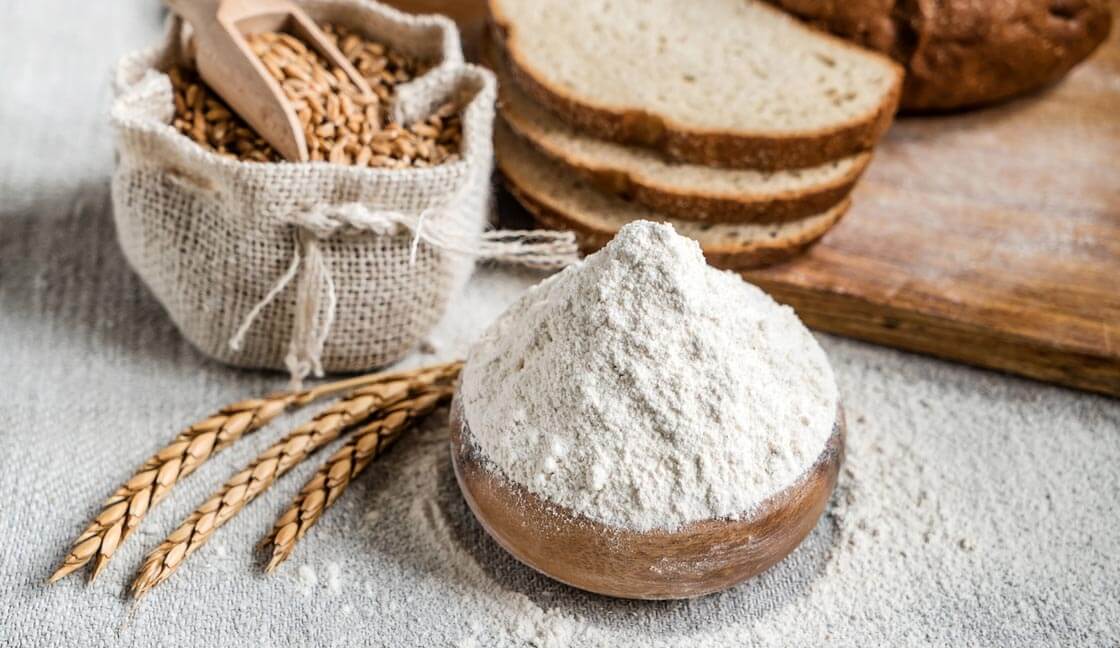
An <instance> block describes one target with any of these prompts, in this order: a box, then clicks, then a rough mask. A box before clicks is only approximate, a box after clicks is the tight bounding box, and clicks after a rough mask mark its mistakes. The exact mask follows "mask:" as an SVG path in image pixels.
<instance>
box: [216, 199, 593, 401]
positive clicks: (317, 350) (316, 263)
mask: <svg viewBox="0 0 1120 648" xmlns="http://www.w3.org/2000/svg"><path fill="white" fill-rule="evenodd" d="M452 202H453V203H454V202H455V201H452ZM449 215H453V214H452V208H451V207H449V206H439V207H432V208H428V209H424V210H423V211H421V212H420V213H419V214H407V213H404V212H399V211H393V210H384V209H376V208H372V207H369V206H366V205H363V204H361V203H353V202H351V203H341V204H337V205H315V206H312V207H309V208H307V209H304V210H301V211H297V212H293V213H290V214H286V215H284V216H282V217H281V218H280V222H281V223H285V224H288V225H291V226H292V227H293V231H294V237H293V238H294V241H293V251H292V260H291V262H290V263H289V264H288V268H287V269H286V270H285V271H284V273H283V274H282V275H280V277H279V278H278V279H277V280H276V283H274V284H273V285H272V287H271V288H270V289H269V290H268V292H267V293H266V294H265V295H264V297H263V298H261V300H260V301H259V302H257V304H256V305H254V306H253V308H252V309H250V310H249V312H248V313H247V314H246V315H245V318H244V319H243V320H242V321H241V325H240V326H238V328H237V331H236V332H235V333H234V335H233V337H232V338H230V341H229V345H230V348H232V349H233V350H234V351H240V350H241V348H242V345H243V344H244V341H245V336H246V335H247V334H248V332H249V329H250V328H252V326H253V324H254V323H255V322H256V321H257V319H259V317H260V314H261V312H262V311H263V310H264V309H265V307H267V306H268V305H269V304H270V303H272V301H273V300H275V299H276V297H277V296H278V295H279V294H280V293H281V292H283V291H284V289H285V288H287V287H288V285H289V284H291V282H292V281H293V280H294V279H296V278H297V276H298V280H297V281H296V293H295V305H294V310H293V313H292V332H291V337H290V339H289V341H288V353H287V356H286V357H285V359H284V364H285V365H286V366H287V368H288V372H289V373H290V374H291V378H292V386H293V388H296V389H298V388H299V387H300V385H301V384H302V381H303V379H304V378H306V377H307V376H309V375H314V376H316V377H318V376H322V375H323V373H324V372H323V365H322V355H323V348H324V346H325V345H326V342H327V338H328V336H329V335H330V331H331V327H332V326H333V325H334V321H335V317H336V310H337V307H338V292H337V289H336V287H335V281H334V277H333V276H332V274H331V271H330V266H329V264H328V263H327V259H326V256H325V255H324V252H323V248H322V245H321V243H322V242H323V241H326V240H328V239H331V238H335V237H340V236H362V235H365V236H400V235H404V234H409V233H411V235H412V241H411V244H410V246H409V264H410V265H415V263H416V261H417V255H418V253H419V250H420V244H421V243H424V244H426V245H428V246H430V247H431V248H433V249H437V250H441V251H444V252H448V253H454V254H465V255H470V256H474V257H483V258H489V259H494V260H498V261H504V262H510V263H519V264H522V265H527V266H530V267H536V268H559V267H563V266H565V265H568V264H570V263H573V262H574V261H576V260H577V259H578V249H577V247H576V243H575V237H574V236H573V235H572V234H571V233H570V232H553V231H493V232H485V233H481V234H480V233H479V232H478V231H477V230H476V231H473V232H469V231H458V230H456V229H455V228H454V227H451V226H450V224H451V222H453V221H454V219H453V218H448V216H449Z"/></svg>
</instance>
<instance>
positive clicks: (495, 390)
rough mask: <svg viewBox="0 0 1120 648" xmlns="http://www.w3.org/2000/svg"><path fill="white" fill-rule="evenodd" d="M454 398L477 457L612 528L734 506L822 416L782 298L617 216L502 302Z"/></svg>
mask: <svg viewBox="0 0 1120 648" xmlns="http://www.w3.org/2000/svg"><path fill="white" fill-rule="evenodd" d="M462 399H463V407H464V413H465V417H466V419H467V421H468V422H469V425H470V428H471V432H472V434H473V440H474V442H475V443H476V444H477V446H478V448H479V449H480V450H481V452H482V455H483V456H484V457H485V458H486V459H487V460H488V461H489V462H490V463H491V464H492V466H491V467H492V469H495V470H496V472H499V473H500V474H503V475H505V476H506V477H507V478H508V479H510V480H512V481H514V482H516V483H519V484H522V485H524V486H525V487H527V488H528V489H529V490H531V491H532V492H534V493H536V494H538V495H540V496H542V497H544V498H546V499H548V500H551V501H553V502H555V503H557V504H560V505H562V506H565V507H568V508H570V509H573V510H575V511H577V512H579V513H582V514H584V515H586V516H588V517H590V518H592V519H595V520H598V521H600V522H604V523H606V524H609V525H613V526H617V527H624V528H629V529H635V530H649V529H654V528H664V529H674V528H676V527H679V526H680V525H682V524H686V523H688V522H692V521H696V520H701V519H706V518H714V517H736V516H739V515H742V514H744V513H747V512H750V511H751V510H752V508H753V507H754V506H756V505H757V504H759V503H760V502H761V501H763V500H764V499H766V498H767V497H768V496H770V495H772V494H773V493H775V492H777V491H779V490H781V489H782V488H783V487H784V486H786V485H788V484H790V483H791V482H792V481H794V480H795V479H797V478H798V477H799V476H800V475H801V474H803V473H804V472H805V471H806V470H807V469H808V468H809V467H810V466H811V465H812V464H813V462H814V461H815V460H816V458H817V457H818V455H819V454H820V452H821V451H822V450H823V448H824V445H825V442H826V441H827V439H828V437H829V434H830V433H831V430H832V426H833V422H834V419H835V416H836V406H837V390H836V382H835V379H834V378H833V374H832V369H831V367H830V366H829V364H828V360H827V358H826V357H825V355H824V352H823V351H822V350H821V348H820V346H819V345H818V344H817V342H816V340H814V339H813V337H812V335H811V334H810V333H809V331H808V330H807V329H806V328H805V327H804V326H803V325H802V324H801V322H800V320H798V319H797V316H796V315H795V314H794V313H793V311H792V310H791V309H790V308H788V307H785V306H780V305H778V304H777V303H775V302H774V301H773V300H772V299H771V298H770V297H769V296H767V295H766V294H765V293H763V292H762V291H761V290H759V289H758V288H756V287H754V286H752V285H750V284H748V283H746V282H744V281H743V280H742V279H741V278H740V277H739V276H738V275H736V274H733V273H729V272H722V271H719V270H716V269H714V268H712V267H710V266H709V265H707V263H705V261H704V257H703V255H702V254H701V252H700V247H699V246H698V245H697V244H696V242H694V241H692V240H690V239H687V238H684V237H681V236H678V235H677V234H676V233H675V232H674V231H673V228H672V227H671V226H668V225H661V224H654V223H650V222H637V223H633V224H630V225H627V226H626V227H624V228H623V229H622V231H620V232H619V234H618V236H617V237H615V239H614V240H613V241H612V242H611V243H610V244H609V245H607V246H606V247H605V248H604V249H603V250H601V251H600V252H598V253H597V254H594V255H591V256H589V257H588V258H587V259H585V260H584V261H583V262H582V263H580V264H579V265H576V266H573V267H570V268H568V269H567V270H565V271H563V272H560V273H558V274H556V275H554V276H552V277H550V278H549V279H547V280H545V281H544V282H542V283H541V284H540V285H539V286H537V287H536V288H534V289H532V290H530V291H529V292H528V293H526V294H525V295H524V296H523V297H522V298H521V299H520V300H518V301H517V302H515V303H514V304H513V305H512V306H511V307H510V308H509V310H508V311H506V312H505V313H504V314H503V315H502V316H501V317H499V318H498V320H497V321H495V322H494V324H493V325H491V326H490V328H489V329H488V330H487V331H486V333H485V334H484V335H483V336H482V337H481V338H480V339H479V341H478V342H477V344H476V345H475V346H474V347H473V348H472V350H471V352H470V354H469V355H468V358H467V364H466V367H465V368H464V370H463V382H462Z"/></svg>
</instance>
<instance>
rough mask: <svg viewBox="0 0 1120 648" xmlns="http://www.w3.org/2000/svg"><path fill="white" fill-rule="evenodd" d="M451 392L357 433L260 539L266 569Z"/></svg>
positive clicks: (429, 396)
mask: <svg viewBox="0 0 1120 648" xmlns="http://www.w3.org/2000/svg"><path fill="white" fill-rule="evenodd" d="M451 393H452V389H451V386H450V385H447V386H439V387H436V388H433V389H432V390H431V391H428V392H426V393H423V394H420V395H419V396H417V397H416V398H414V399H411V400H408V401H404V402H402V403H400V404H398V405H396V406H394V407H392V408H390V409H389V410H387V411H385V412H384V413H383V414H379V416H378V418H377V419H375V420H374V421H372V422H371V423H369V424H367V425H365V426H363V427H362V428H360V429H358V430H357V431H355V432H354V434H353V436H352V437H351V438H350V439H349V440H348V441H347V442H346V444H345V445H343V446H342V447H341V448H339V450H338V451H337V452H335V453H334V454H333V455H332V456H331V458H330V459H328V460H327V462H326V463H325V464H323V466H322V467H321V468H319V471H318V472H317V473H315V476H314V477H312V478H311V479H310V480H309V481H308V482H307V484H306V485H305V486H304V487H303V489H302V490H300V492H299V495H297V496H296V498H295V499H294V500H293V501H292V504H291V506H289V507H288V510H287V511H285V512H284V514H283V515H281V516H280V517H279V518H278V519H277V520H276V523H275V524H274V525H273V527H272V530H271V531H270V532H269V534H268V535H267V536H265V538H264V539H263V540H261V546H262V547H265V548H268V547H269V546H271V553H272V556H271V558H270V559H269V562H268V566H267V567H265V570H266V571H272V570H274V569H276V567H277V566H279V565H280V563H282V562H284V561H285V560H287V559H288V557H289V556H290V555H291V554H292V551H293V550H294V549H295V545H296V542H297V541H299V540H300V538H302V537H303V536H304V535H305V534H306V533H307V531H308V530H310V529H311V527H312V526H314V525H315V523H316V522H318V521H319V518H320V517H321V516H322V515H323V513H324V511H326V509H327V508H328V507H330V506H331V505H332V504H334V502H335V500H337V499H338V496H339V495H341V494H342V492H343V491H345V490H346V487H347V486H349V485H350V482H351V481H352V480H353V479H354V478H356V477H357V476H358V475H360V474H361V473H362V472H363V471H364V470H365V469H366V468H367V467H368V466H369V465H370V463H372V462H373V460H374V459H376V458H377V457H378V456H380V455H381V453H383V452H384V451H385V450H387V449H388V448H389V446H391V445H392V444H393V443H394V442H396V440H397V439H399V438H400V436H401V433H402V432H404V431H405V430H406V429H408V427H409V426H410V425H411V424H412V423H413V422H414V421H416V420H417V419H419V418H421V417H423V416H425V415H427V414H429V413H430V412H431V411H432V410H433V409H435V408H436V407H437V406H438V405H440V404H441V403H444V402H446V401H447V400H448V399H449V398H450V397H451Z"/></svg>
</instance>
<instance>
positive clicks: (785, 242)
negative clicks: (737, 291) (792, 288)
mask: <svg viewBox="0 0 1120 648" xmlns="http://www.w3.org/2000/svg"><path fill="white" fill-rule="evenodd" d="M496 159H497V164H498V170H499V171H501V173H502V179H503V181H504V183H505V186H506V189H507V190H509V192H510V194H511V195H512V196H513V197H514V198H516V199H517V201H518V202H519V203H521V205H522V206H523V207H524V208H525V209H526V210H527V211H528V212H529V213H530V214H532V215H533V219H534V220H535V221H536V222H537V224H538V225H539V226H541V227H545V228H548V229H560V230H570V231H571V232H573V233H574V234H575V235H576V240H577V242H578V244H579V247H580V250H581V251H582V252H583V253H585V254H590V253H591V252H594V251H595V250H598V249H599V248H601V247H603V246H604V245H606V244H607V242H608V241H610V240H611V239H612V238H614V235H615V234H616V233H617V232H616V231H614V230H613V229H611V228H610V227H606V226H598V224H595V223H592V222H588V221H587V220H584V219H580V218H578V217H574V216H572V215H569V214H565V213H564V212H563V211H561V210H560V209H558V208H557V207H555V206H553V205H550V204H549V203H548V200H547V198H546V197H542V196H537V195H536V194H535V193H534V192H533V191H532V190H530V189H528V188H527V187H524V186H522V185H519V184H518V183H517V174H516V170H515V169H510V168H507V167H504V166H503V164H502V156H501V154H500V152H499V153H498V155H497V156H496ZM850 205H851V198H845V199H844V200H843V201H842V202H841V203H839V204H837V205H834V206H833V207H832V209H831V211H833V212H834V213H833V215H832V218H829V219H825V220H822V221H821V222H820V224H819V225H818V226H817V227H815V228H813V229H807V230H803V231H800V232H798V233H797V234H796V235H794V236H789V237H785V238H781V239H772V240H764V241H754V242H750V243H746V242H744V243H741V244H726V245H704V244H703V243H701V246H700V247H701V249H702V250H703V252H704V256H705V258H707V259H708V262H709V263H711V264H712V265H714V266H716V267H720V268H725V269H728V270H748V269H752V268H761V267H765V266H769V265H774V264H776V263H781V262H782V261H786V260H788V259H791V258H793V257H795V256H797V255H798V254H801V253H802V252H804V251H805V250H807V249H809V248H810V247H812V246H813V244H815V243H816V242H817V241H819V240H820V238H821V237H822V236H824V235H825V233H826V232H828V230H830V229H832V227H833V226H834V225H836V223H838V222H839V221H840V219H841V218H843V216H844V215H845V214H846V213H847V211H848V207H849V206H850Z"/></svg>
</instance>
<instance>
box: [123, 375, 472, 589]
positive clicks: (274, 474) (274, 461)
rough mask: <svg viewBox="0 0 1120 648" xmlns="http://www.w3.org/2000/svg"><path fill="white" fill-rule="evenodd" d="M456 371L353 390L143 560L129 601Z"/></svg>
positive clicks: (237, 478) (256, 461)
mask: <svg viewBox="0 0 1120 648" xmlns="http://www.w3.org/2000/svg"><path fill="white" fill-rule="evenodd" d="M459 367H460V364H459V363H450V364H446V365H437V366H433V367H425V368H423V369H418V370H415V371H413V372H405V373H402V374H399V376H398V377H395V378H394V379H392V380H388V381H383V382H377V383H374V384H371V385H368V386H366V387H361V388H359V389H356V390H354V391H353V392H351V393H349V394H347V395H345V396H343V397H342V398H341V399H340V400H338V401H337V402H335V403H333V404H331V405H330V406H329V407H327V408H326V409H325V410H324V411H322V412H320V413H319V414H317V415H316V416H315V417H314V418H313V419H311V420H310V421H308V422H307V423H304V424H303V425H301V426H299V427H298V428H296V429H295V430H294V431H292V432H291V433H290V434H288V435H287V436H285V437H284V438H283V439H281V440H279V441H277V442H276V443H274V444H272V446H271V447H269V448H268V449H267V450H265V451H264V452H263V453H262V454H261V455H259V456H258V457H257V458H256V459H254V460H253V461H252V462H251V463H250V464H249V465H248V466H246V467H245V469H244V470H242V471H241V472H239V473H237V474H236V475H234V476H233V477H231V478H230V479H229V480H228V481H227V482H226V483H225V484H224V485H223V486H222V487H221V488H220V489H219V490H218V491H217V492H216V493H214V495H212V496H211V497H210V498H209V499H208V500H206V502H205V503H203V504H202V506H200V507H198V508H197V509H196V510H195V511H194V512H193V513H191V514H190V515H189V516H188V517H187V519H186V520H184V521H183V523H182V524H180V525H179V527H178V528H177V529H175V531H173V532H171V535H169V536H168V537H167V539H166V540H164V541H163V542H162V543H161V544H160V545H159V546H158V547H156V548H155V549H154V550H153V551H152V552H151V553H149V554H148V556H147V558H146V559H145V560H144V564H143V566H142V567H141V568H140V572H139V573H138V574H137V576H136V579H135V580H134V581H133V582H132V588H131V589H132V593H133V595H134V596H136V597H140V596H143V595H144V594H145V593H147V592H148V591H149V590H151V589H152V588H153V587H155V586H156V585H159V584H160V583H162V582H163V581H165V580H167V578H168V577H170V576H171V574H173V573H174V572H175V570H176V569H177V568H178V566H179V565H180V564H181V563H182V561H183V559H184V558H186V557H187V556H189V555H190V554H192V553H194V551H195V550H196V549H198V548H199V547H201V546H202V545H203V544H205V542H206V541H207V540H208V539H209V538H210V535H211V534H212V533H213V532H214V530H215V529H217V528H218V527H220V526H221V525H222V524H224V523H225V522H226V521H228V520H229V519H230V518H231V517H233V516H234V515H235V514H236V513H237V512H238V511H240V510H241V509H242V508H244V506H245V505H246V504H248V503H249V502H251V501H252V500H253V499H254V498H255V497H256V496H257V495H259V494H260V493H261V492H263V491H264V490H266V489H267V488H268V487H269V486H271V485H272V483H273V482H275V481H276V479H277V478H278V477H280V476H281V475H283V474H284V473H286V472H287V471H288V470H290V469H291V468H292V467H293V466H295V465H296V464H298V463H299V462H300V461H302V460H303V459H304V458H305V457H307V456H308V455H309V454H311V453H313V452H315V451H316V450H318V449H319V448H321V447H323V446H324V445H326V444H328V443H330V442H331V441H333V440H335V439H337V438H338V437H339V435H341V434H342V432H343V431H345V430H346V429H347V428H350V427H353V426H354V425H356V424H359V423H361V422H362V421H364V420H365V419H367V418H369V417H370V416H372V415H373V414H375V413H376V412H377V411H378V410H381V409H383V408H385V407H389V406H392V405H395V404H397V403H400V402H401V401H403V400H405V399H406V398H408V397H410V396H412V395H414V394H415V393H417V392H420V391H422V390H423V389H424V388H425V387H428V386H430V385H432V384H434V383H437V382H440V381H446V380H449V376H450V377H453V376H456V375H458V371H459Z"/></svg>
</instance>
